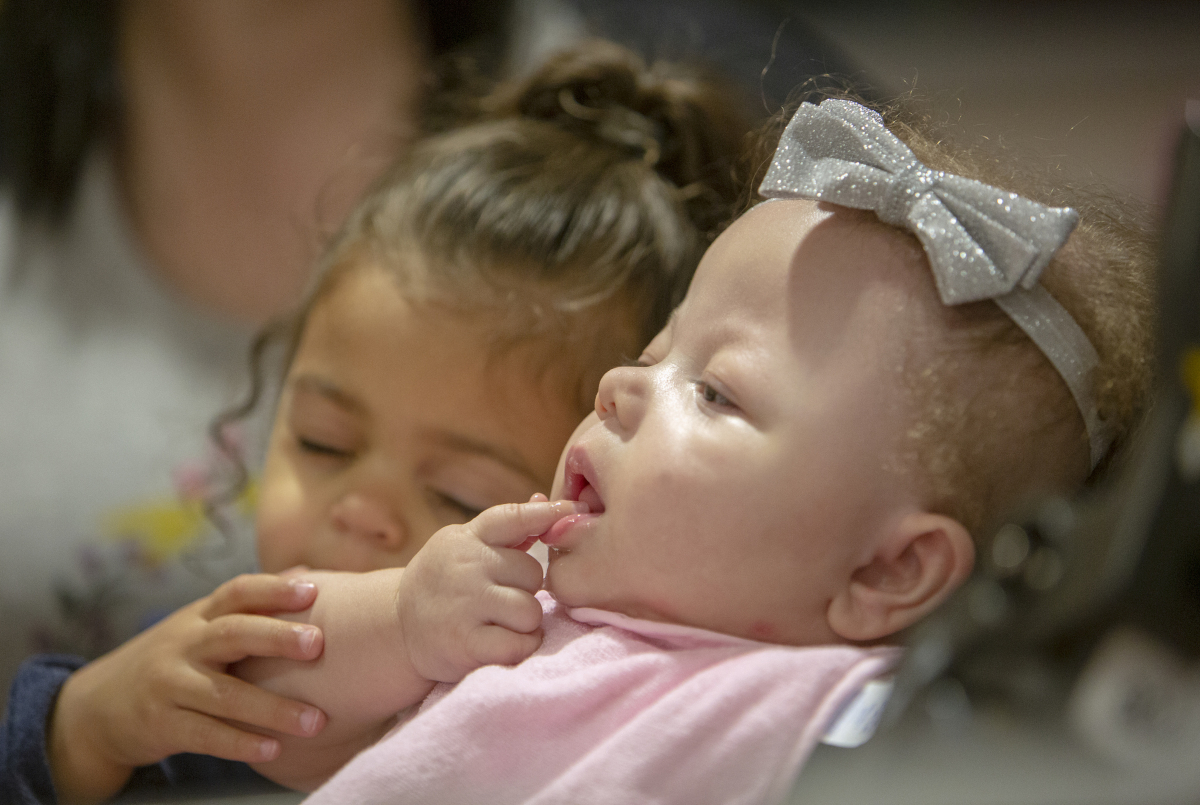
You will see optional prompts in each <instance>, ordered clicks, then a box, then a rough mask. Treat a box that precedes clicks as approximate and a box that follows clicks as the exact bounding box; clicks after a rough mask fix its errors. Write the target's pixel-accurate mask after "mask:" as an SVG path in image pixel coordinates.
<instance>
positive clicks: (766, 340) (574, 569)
mask: <svg viewBox="0 0 1200 805" xmlns="http://www.w3.org/2000/svg"><path fill="white" fill-rule="evenodd" d="M936 304H939V303H938V301H937V299H936V296H935V295H934V289H933V286H932V281H931V280H930V278H929V272H928V268H927V267H926V266H925V264H924V259H923V257H922V256H921V254H920V252H919V251H918V250H916V249H915V248H914V247H913V246H912V244H910V243H909V241H908V239H907V237H906V236H905V235H903V234H901V233H899V232H898V231H896V230H893V229H891V228H889V227H886V226H883V225H882V224H879V223H878V222H877V221H876V220H875V219H874V218H872V217H869V216H867V215H865V214H860V213H857V212H855V211H852V210H847V209H844V208H834V207H823V206H818V205H817V204H815V203H812V202H802V201H787V202H773V203H770V204H765V205H761V206H760V207H758V208H756V209H754V210H752V211H751V212H750V213H748V214H747V215H745V216H744V217H743V218H741V219H740V220H739V221H737V222H736V223H735V224H734V225H733V226H731V227H730V228H729V229H728V230H727V231H726V232H725V233H724V234H723V235H722V236H721V237H720V238H718V240H717V241H716V242H715V243H714V244H713V246H712V247H711V248H710V249H709V251H708V252H707V253H706V255H705V257H704V259H703V260H702V261H701V264H700V267H699V269H698V271H697V273H696V276H695V279H694V280H693V282H692V286H691V288H690V290H689V292H688V296H687V298H686V299H685V301H684V302H683V304H682V306H681V307H680V309H679V310H678V311H677V312H676V315H675V316H674V317H673V319H672V321H671V323H670V324H669V325H668V326H667V328H666V329H665V330H664V331H663V333H661V334H660V335H659V336H658V337H657V338H655V340H654V341H653V342H652V343H651V344H650V346H649V347H648V348H647V349H646V351H645V353H644V354H643V356H642V359H641V361H640V364H641V365H638V366H627V367H620V368H617V369H613V370H611V371H609V372H608V373H607V374H606V375H605V376H604V378H603V379H602V380H601V383H600V391H599V393H598V394H597V397H596V410H595V412H594V413H593V414H592V415H590V416H589V417H588V418H587V419H586V420H584V422H583V423H582V424H581V425H580V426H579V428H578V429H577V430H576V432H575V434H574V435H573V436H572V438H571V440H570V443H569V445H568V448H567V450H566V451H565V452H564V455H563V461H562V464H561V466H560V472H559V475H558V477H557V478H556V482H555V489H554V491H553V493H552V496H553V497H566V498H569V499H581V500H585V501H587V502H588V503H590V504H592V508H593V511H597V510H601V509H602V513H599V514H590V515H584V516H579V517H574V518H568V519H567V520H565V521H563V523H561V524H559V525H558V526H556V527H555V528H554V529H553V530H552V531H551V532H550V534H548V535H547V538H546V539H547V542H548V544H550V545H551V559H550V568H549V571H548V573H547V580H546V587H547V589H548V590H550V591H551V592H552V593H553V594H554V595H555V597H556V598H558V599H559V600H560V601H561V602H562V603H564V604H566V605H567V606H573V607H578V606H590V607H598V608H602V609H607V610H613V611H617V612H623V613H626V614H628V615H631V616H634V617H640V618H649V619H654V620H662V621H670V622H677V623H684V624H688V625H693V626H700V627H704V628H709V629H713V630H716V631H720V632H725V633H729V634H733V635H739V636H743V637H749V638H754V639H759V640H766V641H771V642H778V643H788V644H796V645H805V644H817V643H829V642H845V641H847V640H852V641H853V640H877V639H880V638H883V637H886V636H887V635H889V634H891V633H893V632H895V631H896V630H897V629H899V628H903V627H904V626H907V625H908V624H909V623H911V622H913V621H915V620H916V619H918V618H920V617H921V616H923V615H924V613H926V612H928V611H929V610H930V609H932V608H933V607H934V606H936V604H937V603H938V602H940V601H941V600H942V599H943V598H944V597H945V595H946V594H948V593H949V591H950V590H952V589H953V588H954V587H955V586H957V584H958V583H960V582H961V580H962V579H963V578H964V577H965V576H966V574H967V572H969V569H970V566H971V562H972V560H973V550H972V548H971V542H970V538H969V535H968V534H967V533H966V531H965V529H963V528H962V527H961V526H960V525H959V524H958V523H956V522H954V521H953V520H951V519H950V518H946V517H941V516H939V515H935V514H930V513H928V512H925V511H923V508H922V505H921V500H920V496H919V494H918V492H917V491H916V489H915V485H914V484H912V483H911V482H910V481H909V480H908V476H906V475H905V474H904V473H903V472H898V471H897V469H896V467H895V462H894V461H893V460H892V456H893V453H894V451H895V447H896V445H897V440H898V439H899V437H900V436H901V435H902V434H903V433H904V430H905V428H906V427H907V423H908V422H909V421H910V419H911V412H910V411H908V410H906V407H905V406H906V402H905V400H906V395H905V394H903V393H902V385H901V383H902V371H901V370H902V367H903V366H904V365H905V358H906V355H907V354H908V353H907V352H906V350H907V349H913V348H920V346H919V345H918V346H912V345H911V344H910V343H909V342H910V341H911V338H910V336H911V334H912V333H913V332H914V324H915V323H916V322H917V321H919V320H924V319H926V318H928V317H926V316H923V315H922V310H924V309H925V308H926V307H927V306H930V305H936Z"/></svg>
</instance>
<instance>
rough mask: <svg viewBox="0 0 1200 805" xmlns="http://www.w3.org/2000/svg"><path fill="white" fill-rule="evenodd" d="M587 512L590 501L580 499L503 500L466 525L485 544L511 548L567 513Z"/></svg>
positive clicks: (545, 529)
mask: <svg viewBox="0 0 1200 805" xmlns="http://www.w3.org/2000/svg"><path fill="white" fill-rule="evenodd" d="M587 512H588V506H587V504H586V503H582V502H580V501H578V500H555V501H542V500H537V501H530V502H529V503H504V504H502V505H500V506H493V507H492V508H490V509H486V510H485V511H483V512H482V513H481V514H480V515H479V516H478V517H476V518H475V519H474V520H472V521H471V522H470V523H468V524H467V525H468V527H469V528H471V529H472V530H473V531H474V532H475V535H476V536H477V537H479V539H480V540H481V541H483V542H484V543H486V544H488V545H494V546H499V547H506V548H511V547H514V546H517V545H520V544H522V543H523V542H525V541H526V539H527V538H529V537H536V536H538V535H539V534H544V533H545V532H546V531H548V530H549V529H550V526H552V525H554V524H555V523H556V522H558V521H559V520H561V519H562V518H564V517H566V516H568V515H571V514H586V513H587Z"/></svg>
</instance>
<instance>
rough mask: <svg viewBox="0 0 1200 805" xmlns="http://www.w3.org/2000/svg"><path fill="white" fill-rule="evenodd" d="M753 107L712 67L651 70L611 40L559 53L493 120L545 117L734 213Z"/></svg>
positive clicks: (496, 106)
mask: <svg viewBox="0 0 1200 805" xmlns="http://www.w3.org/2000/svg"><path fill="white" fill-rule="evenodd" d="M747 106H748V104H747V103H746V100H745V98H744V97H743V95H742V93H741V92H740V91H738V90H736V89H735V88H734V87H733V86H732V85H731V84H729V83H727V82H726V81H724V80H723V79H721V78H719V77H717V76H716V75H714V74H712V73H710V72H707V71H705V70H703V69H702V68H699V67H695V66H684V65H678V64H666V63H656V64H654V65H650V66H647V65H646V64H645V62H643V61H642V59H641V58H639V57H638V56H637V55H636V54H635V53H633V52H631V51H630V50H628V49H626V48H624V47H622V46H620V45H617V44H614V43H612V42H607V41H604V40H591V41H587V42H584V43H581V44H579V45H577V46H575V47H573V48H572V49H570V50H568V51H564V52H562V53H559V54H557V55H556V56H552V57H551V58H549V59H548V60H547V61H546V62H545V63H544V64H543V65H542V66H541V67H540V68H539V69H538V70H536V71H535V72H534V73H532V74H531V75H529V76H528V77H526V78H524V79H522V80H518V81H514V82H510V83H509V84H507V85H506V86H502V87H500V88H499V89H498V90H497V92H496V93H494V94H493V95H492V96H491V97H490V98H487V99H485V100H484V108H485V110H486V111H485V115H486V116H488V117H497V118H498V117H512V116H516V117H524V118H529V119H533V120H542V121H546V122H550V123H553V124H554V125H556V126H558V127H560V128H562V129H563V130H565V131H569V132H572V133H575V134H577V135H578V136H582V137H586V138H589V139H592V140H595V141H597V142H601V143H605V144H608V145H611V146H612V147H614V148H616V149H619V150H623V151H624V152H626V153H627V154H628V157H629V159H632V160H641V161H643V162H644V163H645V164H646V165H647V166H648V167H650V168H652V169H654V170H655V171H657V173H658V174H659V175H660V176H661V177H663V178H664V179H666V180H667V181H669V182H670V183H672V184H673V185H675V186H676V187H677V188H679V189H680V190H681V191H683V194H684V196H685V198H687V199H688V200H689V202H699V204H700V205H701V206H704V205H706V204H707V205H708V206H711V207H713V213H714V214H716V210H717V209H718V208H719V209H720V210H721V211H722V213H723V214H726V215H727V213H728V210H729V209H730V204H731V202H732V201H733V200H735V199H736V197H737V194H738V189H739V187H740V185H739V184H738V183H737V182H736V181H735V179H734V167H735V165H734V162H735V161H736V155H737V154H738V153H739V152H740V149H741V146H742V143H743V141H744V139H745V137H746V133H747V131H748V130H749V128H750V124H749V120H750V116H749V115H748V114H747V112H746V110H747ZM689 206H695V204H693V203H690V204H689ZM693 212H695V211H693ZM699 217H700V218H705V217H710V216H704V215H701V216H699ZM704 223H705V224H708V225H711V224H715V223H717V221H706V222H704Z"/></svg>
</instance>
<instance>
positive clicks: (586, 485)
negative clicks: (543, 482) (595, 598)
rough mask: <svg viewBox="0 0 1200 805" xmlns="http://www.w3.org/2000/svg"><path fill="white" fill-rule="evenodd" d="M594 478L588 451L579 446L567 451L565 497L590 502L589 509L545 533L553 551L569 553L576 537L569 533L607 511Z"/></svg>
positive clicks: (544, 540) (544, 537)
mask: <svg viewBox="0 0 1200 805" xmlns="http://www.w3.org/2000/svg"><path fill="white" fill-rule="evenodd" d="M594 477H595V470H594V469H593V467H592V462H591V461H590V460H589V459H588V456H587V453H585V452H584V451H583V450H582V449H580V448H578V447H574V448H572V449H571V452H570V453H568V454H567V464H566V469H565V470H564V472H563V488H562V497H563V499H565V500H578V501H580V502H581V503H586V504H587V507H588V512H587V513H586V514H571V515H568V516H566V517H564V518H562V519H561V520H559V521H558V522H556V523H555V524H554V525H552V526H551V527H550V530H549V531H547V532H546V533H545V534H543V535H542V537H541V539H542V542H544V543H546V545H548V546H550V547H551V553H552V554H553V553H554V552H556V551H557V552H559V553H567V552H569V545H570V544H572V542H573V541H574V539H573V538H570V537H568V534H569V532H571V531H572V530H574V529H576V527H578V526H583V525H584V524H587V523H591V522H595V520H596V518H597V517H598V516H599V515H601V514H603V513H604V500H603V499H601V497H600V493H599V492H598V491H596V487H594V486H592V482H591V479H592V478H594Z"/></svg>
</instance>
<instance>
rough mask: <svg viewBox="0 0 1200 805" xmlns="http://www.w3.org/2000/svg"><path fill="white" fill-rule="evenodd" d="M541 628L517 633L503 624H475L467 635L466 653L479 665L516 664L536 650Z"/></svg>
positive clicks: (538, 644) (540, 637) (539, 640)
mask: <svg viewBox="0 0 1200 805" xmlns="http://www.w3.org/2000/svg"><path fill="white" fill-rule="evenodd" d="M541 644H542V630H541V629H538V630H537V631H535V632H532V633H531V634H519V633H517V632H513V631H510V630H508V629H505V628H504V627H503V626H495V625H492V624H487V625H484V626H477V627H475V628H474V629H472V630H471V632H470V634H468V635H467V645H466V649H467V655H468V656H469V657H470V658H471V659H472V660H473V661H474V662H476V663H478V664H479V665H516V664H517V663H519V662H520V661H521V660H523V659H525V658H526V657H528V656H529V655H530V654H532V653H533V652H535V651H537V649H538V646H540V645H541Z"/></svg>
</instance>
